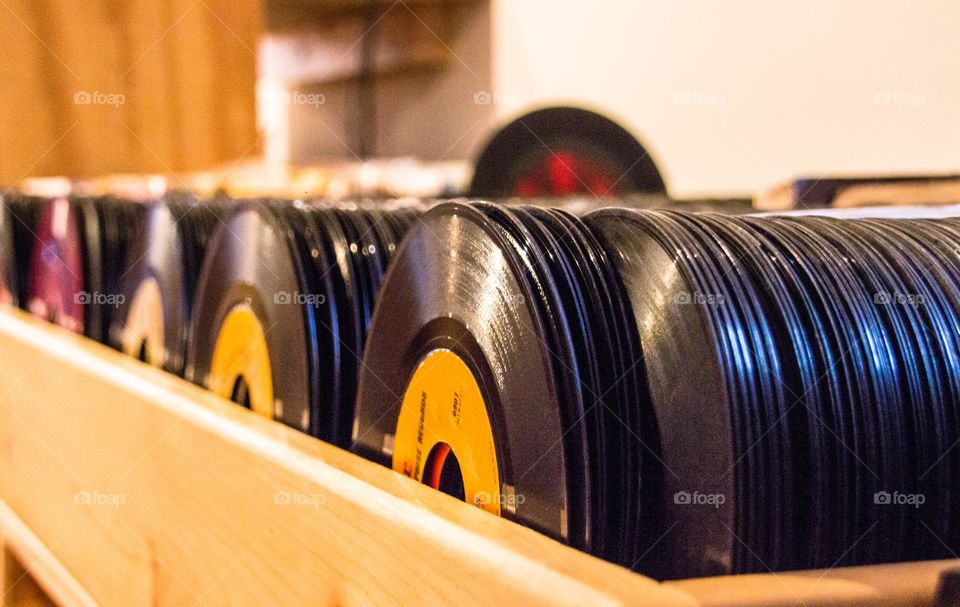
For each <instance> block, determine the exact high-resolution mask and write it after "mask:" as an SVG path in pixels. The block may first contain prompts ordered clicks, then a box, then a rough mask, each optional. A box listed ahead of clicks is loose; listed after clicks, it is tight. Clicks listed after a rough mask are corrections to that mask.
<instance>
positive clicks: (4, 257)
mask: <svg viewBox="0 0 960 607" xmlns="http://www.w3.org/2000/svg"><path fill="white" fill-rule="evenodd" d="M8 198H9V194H7V195H5V196H3V197H0V304H7V305H14V306H16V305H17V304H18V299H19V280H20V279H19V276H18V275H17V256H16V252H15V242H14V237H13V222H14V221H16V219H15V218H14V217H13V216H12V213H11V211H10V205H9V204H8V203H7V199H8Z"/></svg>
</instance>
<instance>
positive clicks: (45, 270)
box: [27, 197, 142, 344]
mask: <svg viewBox="0 0 960 607" xmlns="http://www.w3.org/2000/svg"><path fill="white" fill-rule="evenodd" d="M42 209H43V210H42V211H41V214H40V217H39V219H38V222H37V231H36V234H37V237H36V242H35V243H34V250H33V254H32V260H31V270H30V283H29V295H28V303H27V305H28V309H29V310H30V311H31V312H32V313H33V314H34V315H36V316H39V317H41V318H44V319H47V320H49V321H51V322H53V323H55V324H58V325H60V326H63V327H65V328H67V329H70V330H72V331H75V332H77V333H82V334H84V335H86V336H87V337H90V338H91V339H94V340H96V341H99V342H101V343H104V344H106V343H108V342H109V326H110V320H111V318H112V315H113V313H114V312H115V311H116V310H117V308H118V307H119V306H120V304H121V301H122V299H123V298H122V296H121V294H120V293H119V279H120V277H121V275H122V274H123V272H124V269H125V265H124V261H125V259H126V253H127V250H128V248H129V244H130V241H131V236H132V233H133V232H134V231H135V230H136V226H137V224H138V222H139V220H140V217H141V212H142V205H140V204H139V203H135V202H131V201H122V200H117V199H113V198H108V197H103V198H87V197H71V198H52V199H49V200H47V201H46V202H45V203H43V207H42Z"/></svg>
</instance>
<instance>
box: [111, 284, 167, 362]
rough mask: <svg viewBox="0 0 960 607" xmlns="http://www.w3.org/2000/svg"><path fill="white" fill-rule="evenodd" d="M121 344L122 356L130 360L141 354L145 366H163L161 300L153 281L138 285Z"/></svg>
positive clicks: (158, 287) (158, 289)
mask: <svg viewBox="0 0 960 607" xmlns="http://www.w3.org/2000/svg"><path fill="white" fill-rule="evenodd" d="M120 341H121V346H122V347H123V351H124V353H126V354H129V355H130V356H133V357H139V356H140V354H141V353H143V354H144V362H146V363H147V364H150V365H153V366H154V367H161V366H163V363H164V358H165V355H166V352H165V349H164V344H163V301H162V299H161V297H160V285H158V284H157V281H156V280H154V279H153V278H148V279H146V280H144V281H143V282H141V283H140V286H138V287H137V290H136V292H134V294H133V299H132V300H131V301H130V308H129V312H128V313H127V322H126V324H125V325H124V326H123V334H122V335H121V336H120Z"/></svg>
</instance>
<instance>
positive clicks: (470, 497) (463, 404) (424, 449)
mask: <svg viewBox="0 0 960 607" xmlns="http://www.w3.org/2000/svg"><path fill="white" fill-rule="evenodd" d="M435 450H438V451H439V452H440V453H442V457H441V458H439V459H440V464H438V465H441V466H442V461H443V459H444V458H445V457H447V456H448V453H450V452H452V453H453V454H454V456H455V457H456V459H457V461H458V462H459V464H460V471H461V474H462V476H463V489H464V498H465V500H466V501H467V502H468V503H472V504H475V505H476V506H478V507H480V508H483V509H484V510H487V511H488V512H492V513H494V514H497V515H499V514H500V505H501V498H500V472H499V469H498V467H497V453H496V448H495V443H494V440H493V427H492V426H491V425H490V417H489V415H488V414H487V407H486V404H485V403H484V400H483V395H482V394H481V392H480V386H479V385H478V384H477V381H476V379H474V377H473V373H471V371H470V369H469V367H467V365H466V363H464V362H463V360H462V359H461V358H460V357H459V356H457V355H456V354H454V353H453V352H451V351H450V350H445V349H438V350H434V351H432V352H430V353H429V354H427V356H426V357H424V359H423V360H422V361H421V362H420V365H419V366H418V367H417V370H416V371H415V372H414V373H413V377H412V378H411V379H410V384H409V385H408V386H407V390H406V392H405V393H404V396H403V403H402V404H401V406H400V417H399V419H398V420H397V434H396V437H395V438H394V449H393V469H394V470H396V471H397V472H401V473H403V474H404V475H406V476H409V477H410V478H413V479H415V480H418V481H421V482H426V483H427V484H429V485H432V486H434V487H436V486H437V484H438V481H437V478H438V477H439V470H436V469H431V463H428V460H430V459H431V458H430V455H431V453H434V452H435ZM436 465H437V464H434V466H433V467H434V468H436Z"/></svg>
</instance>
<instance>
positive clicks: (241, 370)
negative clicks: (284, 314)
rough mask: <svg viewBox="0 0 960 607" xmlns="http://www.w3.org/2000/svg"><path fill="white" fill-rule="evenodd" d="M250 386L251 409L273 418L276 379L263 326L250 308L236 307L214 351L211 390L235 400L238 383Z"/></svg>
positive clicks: (222, 328)
mask: <svg viewBox="0 0 960 607" xmlns="http://www.w3.org/2000/svg"><path fill="white" fill-rule="evenodd" d="M240 379H243V381H244V382H246V385H247V390H248V395H249V398H250V408H251V409H253V411H254V412H256V413H259V414H260V415H263V416H264V417H270V418H272V417H273V376H272V373H271V371H270V355H269V350H268V349H267V338H266V335H265V334H264V332H263V325H261V324H260V320H259V319H258V318H257V315H256V314H254V312H253V308H251V307H250V306H249V305H247V304H239V305H237V306H234V307H233V309H232V310H230V313H229V314H227V317H226V318H225V319H224V320H223V324H221V325H220V333H219V334H218V335H217V343H216V345H215V346H214V348H213V362H212V363H211V365H210V377H209V380H208V384H209V386H208V387H209V388H210V390H212V391H213V392H215V393H217V394H219V395H220V396H222V397H224V398H232V397H233V391H234V388H235V387H236V385H237V381H238V380H240Z"/></svg>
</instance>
